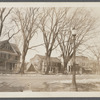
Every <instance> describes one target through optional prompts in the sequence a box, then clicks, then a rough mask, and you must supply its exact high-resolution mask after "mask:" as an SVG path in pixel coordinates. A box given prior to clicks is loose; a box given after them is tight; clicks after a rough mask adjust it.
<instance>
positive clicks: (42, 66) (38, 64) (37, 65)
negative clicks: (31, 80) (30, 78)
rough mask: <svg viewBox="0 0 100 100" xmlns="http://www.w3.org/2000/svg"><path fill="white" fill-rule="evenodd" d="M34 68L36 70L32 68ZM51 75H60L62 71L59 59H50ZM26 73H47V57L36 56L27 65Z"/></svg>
mask: <svg viewBox="0 0 100 100" xmlns="http://www.w3.org/2000/svg"><path fill="white" fill-rule="evenodd" d="M32 67H34V68H32ZM49 67H50V68H49V72H50V73H59V72H60V69H61V61H60V60H59V59H58V58H57V57H50V66H49ZM26 69H27V70H26V71H34V69H35V71H36V72H38V73H45V71H46V70H47V63H46V56H42V55H38V54H37V55H35V56H34V58H32V59H31V60H30V63H29V64H28V65H27V68H26Z"/></svg>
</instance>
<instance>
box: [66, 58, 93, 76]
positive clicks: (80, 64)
mask: <svg viewBox="0 0 100 100" xmlns="http://www.w3.org/2000/svg"><path fill="white" fill-rule="evenodd" d="M75 62H76V73H77V74H83V73H86V74H89V73H93V69H94V67H95V62H94V61H92V60H90V59H89V58H88V57H85V56H76V60H75ZM72 65H73V60H72V59H71V60H70V61H69V63H68V65H67V73H72V70H73V67H72Z"/></svg>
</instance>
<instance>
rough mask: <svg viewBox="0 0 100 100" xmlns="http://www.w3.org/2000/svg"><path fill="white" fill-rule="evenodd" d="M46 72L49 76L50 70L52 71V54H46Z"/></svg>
mask: <svg viewBox="0 0 100 100" xmlns="http://www.w3.org/2000/svg"><path fill="white" fill-rule="evenodd" d="M46 67H47V69H46V72H45V74H49V70H50V53H48V52H47V53H46Z"/></svg>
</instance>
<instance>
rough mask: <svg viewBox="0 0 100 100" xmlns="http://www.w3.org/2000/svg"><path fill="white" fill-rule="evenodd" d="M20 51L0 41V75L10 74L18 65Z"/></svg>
mask: <svg viewBox="0 0 100 100" xmlns="http://www.w3.org/2000/svg"><path fill="white" fill-rule="evenodd" d="M20 55H21V53H20V51H19V49H18V47H17V45H16V44H12V43H9V41H8V40H5V41H0V73H12V72H14V71H15V70H16V69H17V65H18V64H19V63H20Z"/></svg>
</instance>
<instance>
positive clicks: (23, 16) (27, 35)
mask: <svg viewBox="0 0 100 100" xmlns="http://www.w3.org/2000/svg"><path fill="white" fill-rule="evenodd" d="M38 18H39V8H24V9H17V10H16V18H14V19H13V21H14V22H15V24H16V26H17V28H18V30H21V32H20V35H21V36H22V43H23V44H22V47H23V48H22V63H21V70H20V72H21V73H22V74H23V73H24V65H25V64H24V63H25V57H26V55H27V52H28V50H29V49H31V48H33V47H29V44H30V41H31V39H32V38H33V36H34V35H35V33H37V29H38V23H39V20H38Z"/></svg>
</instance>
